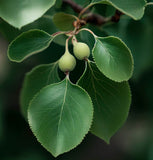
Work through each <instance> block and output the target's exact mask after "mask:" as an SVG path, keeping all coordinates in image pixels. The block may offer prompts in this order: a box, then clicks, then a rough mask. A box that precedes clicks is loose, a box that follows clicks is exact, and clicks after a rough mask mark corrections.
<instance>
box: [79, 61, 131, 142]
mask: <svg viewBox="0 0 153 160" xmlns="http://www.w3.org/2000/svg"><path fill="white" fill-rule="evenodd" d="M78 84H79V85H80V86H81V87H83V88H84V89H85V90H86V91H87V92H88V94H89V95H90V97H91V99H92V101H93V106H94V121H93V125H92V128H91V132H92V133H93V134H95V135H96V136H98V137H100V138H101V139H103V140H105V141H106V142H107V143H109V140H110V138H111V137H112V136H113V135H114V133H115V132H116V131H117V130H118V129H119V128H120V127H121V126H122V125H123V123H124V122H125V120H126V119H127V117H128V112H129V107H130V103H131V94H130V88H129V85H128V82H122V83H118V82H114V81H111V80H110V79H108V78H106V77H105V76H104V75H103V74H102V73H101V72H100V71H99V70H98V68H97V67H96V65H95V63H92V62H89V63H88V65H87V68H86V70H85V72H84V74H83V76H82V77H81V79H80V80H79V82H78Z"/></svg>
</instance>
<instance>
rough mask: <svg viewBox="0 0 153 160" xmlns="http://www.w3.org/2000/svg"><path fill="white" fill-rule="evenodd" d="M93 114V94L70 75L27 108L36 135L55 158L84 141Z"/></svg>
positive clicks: (50, 86) (42, 92) (40, 95)
mask: <svg viewBox="0 0 153 160" xmlns="http://www.w3.org/2000/svg"><path fill="white" fill-rule="evenodd" d="M92 117H93V108H92V103H91V99H90V97H89V96H88V94H87V93H86V92H85V91H84V90H83V89H82V88H81V87H79V86H77V85H74V84H72V83H71V82H70V81H69V80H68V79H67V78H66V79H65V80H63V81H62V82H60V83H56V84H52V85H49V86H47V87H45V88H43V89H42V90H41V91H40V92H39V93H38V94H37V95H36V96H35V97H34V99H33V100H32V101H31V103H30V106H29V109H28V120H29V124H30V126H31V129H32V131H33V133H34V135H35V136H36V137H37V139H38V141H39V142H40V143H41V144H42V145H43V146H44V147H45V148H46V149H47V150H48V151H49V152H51V153H52V154H53V155H54V156H55V157H56V156H58V155H60V154H62V153H64V152H67V151H69V150H71V149H73V148H74V147H76V146H77V145H78V144H80V143H81V141H82V140H83V138H84V136H85V134H87V132H88V131H89V129H90V126H91V122H92Z"/></svg>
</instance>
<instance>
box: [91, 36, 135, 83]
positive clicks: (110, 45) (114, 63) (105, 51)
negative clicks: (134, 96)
mask: <svg viewBox="0 0 153 160" xmlns="http://www.w3.org/2000/svg"><path fill="white" fill-rule="evenodd" d="M92 52H93V56H94V59H95V62H96V65H97V66H98V68H99V70H100V71H101V72H102V73H103V74H104V75H105V76H106V77H108V78H110V79H112V80H114V81H117V82H121V81H126V80H128V79H129V78H130V77H131V76H132V73H133V57H132V55H131V52H130V50H129V49H128V47H127V46H126V45H125V44H124V43H123V42H122V41H121V40H120V39H119V38H117V37H113V36H110V37H104V38H102V37H98V38H96V42H95V46H94V48H93V51H92Z"/></svg>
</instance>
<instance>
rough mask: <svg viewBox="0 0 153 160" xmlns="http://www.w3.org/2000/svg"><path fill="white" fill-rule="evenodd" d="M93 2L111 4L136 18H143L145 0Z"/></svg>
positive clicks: (98, 0) (94, 2)
mask: <svg viewBox="0 0 153 160" xmlns="http://www.w3.org/2000/svg"><path fill="white" fill-rule="evenodd" d="M91 3H93V4H97V3H102V4H109V5H111V6H113V7H114V8H116V9H117V10H119V11H121V12H123V13H124V14H126V15H128V16H130V17H132V18H133V19H135V20H138V19H141V18H142V16H143V15H144V9H145V5H146V1H145V0H92V2H91Z"/></svg>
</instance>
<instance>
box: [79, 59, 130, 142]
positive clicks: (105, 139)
mask: <svg viewBox="0 0 153 160" xmlns="http://www.w3.org/2000/svg"><path fill="white" fill-rule="evenodd" d="M88 63H93V64H95V65H96V63H95V62H93V61H89V62H88ZM87 65H88V64H87V63H86V66H85V71H84V73H83V74H82V76H81V77H80V79H79V80H78V81H77V83H79V81H80V80H81V79H82V77H83V76H84V75H85V72H86V70H87ZM97 69H98V67H97ZM98 70H99V69H98ZM99 71H100V70H99ZM102 74H103V73H102ZM104 76H105V75H104ZM108 79H109V78H108ZM115 83H120V82H115ZM122 83H125V84H126V85H127V89H128V94H129V104H128V110H130V106H131V102H132V94H131V89H130V85H129V83H128V82H127V81H124V82H122ZM86 92H87V91H86ZM89 96H90V95H89ZM128 115H129V111H128V112H127V114H126V115H125V117H124V120H123V121H122V122H121V123H120V125H119V127H118V128H116V130H114V131H113V132H112V134H111V136H109V137H108V138H104V137H100V136H97V135H96V134H95V133H94V132H93V131H92V130H90V132H91V133H92V134H93V135H95V136H97V137H99V138H101V139H102V140H104V141H105V142H106V143H107V144H110V139H111V138H112V136H113V135H114V134H115V133H116V132H117V131H118V130H119V129H120V128H121V127H122V126H123V125H124V124H125V122H126V120H127V118H128ZM93 120H94V115H93Z"/></svg>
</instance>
